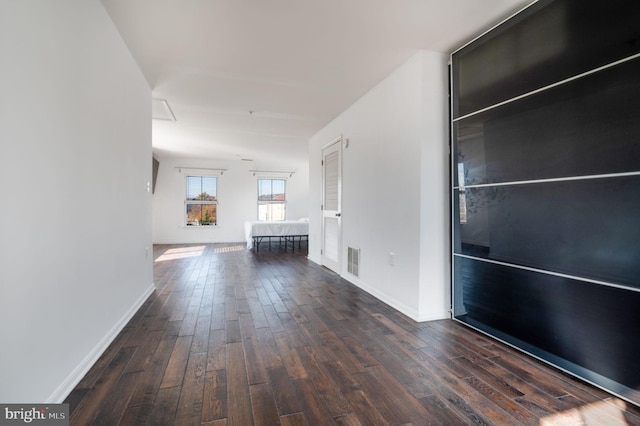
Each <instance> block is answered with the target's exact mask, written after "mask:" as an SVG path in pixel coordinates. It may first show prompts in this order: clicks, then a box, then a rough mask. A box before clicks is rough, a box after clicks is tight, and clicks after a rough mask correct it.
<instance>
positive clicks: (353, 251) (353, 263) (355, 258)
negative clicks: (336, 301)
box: [347, 247, 360, 277]
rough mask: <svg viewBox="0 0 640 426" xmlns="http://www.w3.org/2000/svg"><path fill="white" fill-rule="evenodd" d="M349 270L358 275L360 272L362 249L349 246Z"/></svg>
mask: <svg viewBox="0 0 640 426" xmlns="http://www.w3.org/2000/svg"><path fill="white" fill-rule="evenodd" d="M347 272H349V273H350V274H353V275H355V276H356V277H357V276H358V275H359V273H360V249H357V248H353V247H348V248H347Z"/></svg>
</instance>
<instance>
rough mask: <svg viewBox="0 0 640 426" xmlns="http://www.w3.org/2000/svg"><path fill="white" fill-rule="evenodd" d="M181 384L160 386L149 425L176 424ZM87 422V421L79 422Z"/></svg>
mask: <svg viewBox="0 0 640 426" xmlns="http://www.w3.org/2000/svg"><path fill="white" fill-rule="evenodd" d="M180 390H181V386H174V387H172V388H160V390H158V395H157V396H156V400H155V402H154V404H153V409H152V410H151V415H150V416H149V420H148V422H147V424H148V425H162V424H174V419H175V418H176V410H177V409H178V401H179V399H180ZM78 424H85V423H78Z"/></svg>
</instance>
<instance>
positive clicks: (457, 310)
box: [451, 0, 640, 405]
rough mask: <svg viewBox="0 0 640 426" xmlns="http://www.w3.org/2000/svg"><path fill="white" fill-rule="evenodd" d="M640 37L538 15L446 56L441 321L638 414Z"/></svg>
mask: <svg viewBox="0 0 640 426" xmlns="http://www.w3.org/2000/svg"><path fill="white" fill-rule="evenodd" d="M639 22H640V2H631V1H621V0H609V1H593V0H589V1H581V2H576V1H574V0H545V1H539V2H537V3H535V4H533V5H532V6H530V7H528V8H526V9H525V10H524V11H523V12H521V13H520V14H518V15H516V16H515V17H513V18H512V19H510V20H509V21H506V22H504V23H503V24H501V25H500V26H498V27H496V28H494V29H493V30H491V31H489V32H488V33H486V34H484V35H483V36H481V37H479V38H478V39H476V40H475V41H473V42H472V43H470V44H468V45H466V46H465V47H464V48H462V49H460V50H458V51H456V52H454V53H453V54H452V57H451V77H452V78H451V81H452V89H451V91H452V93H451V95H452V96H451V101H452V123H451V131H452V145H453V146H452V147H453V155H452V165H451V168H452V183H453V184H452V190H451V199H452V215H453V217H452V226H453V229H452V235H453V274H452V275H453V315H454V318H456V319H457V320H459V321H461V322H463V323H465V324H467V325H470V326H472V327H474V328H476V329H479V330H481V331H484V332H485V333H488V334H490V335H493V336H494V337H497V338H499V339H501V340H504V341H506V342H508V343H510V344H512V345H514V346H517V347H519V348H521V349H522V350H524V351H526V352H528V353H530V354H533V355H535V356H537V357H539V358H541V359H543V360H546V361H548V362H550V363H552V364H555V365H556V366H558V367H560V368H562V369H564V370H565V371H568V372H570V373H573V374H575V375H578V376H580V377H582V378H584V379H586V380H587V381H589V382H591V383H594V384H596V385H598V386H600V387H603V388H605V389H608V390H609V391H611V392H613V393H615V394H617V395H620V396H622V397H623V398H626V399H627V400H629V401H631V402H633V403H635V404H638V405H640V363H638V362H637V361H636V358H637V354H638V353H640V25H638V23H639Z"/></svg>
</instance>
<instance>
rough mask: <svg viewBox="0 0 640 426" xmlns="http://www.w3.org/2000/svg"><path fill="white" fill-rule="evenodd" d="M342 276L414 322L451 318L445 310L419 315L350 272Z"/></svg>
mask: <svg viewBox="0 0 640 426" xmlns="http://www.w3.org/2000/svg"><path fill="white" fill-rule="evenodd" d="M342 278H344V279H345V280H347V281H349V282H350V283H351V284H353V285H355V286H356V287H358V288H360V289H361V290H364V291H366V292H367V293H369V294H370V295H372V296H374V297H375V298H376V299H378V300H380V301H381V302H383V303H386V304H387V305H389V306H391V307H392V308H393V309H395V310H397V311H400V312H401V313H403V314H404V315H406V316H408V317H409V318H411V319H412V320H414V321H416V322H424V321H435V320H439V319H446V318H451V314H450V313H449V311H447V310H443V311H442V312H429V313H428V314H427V315H424V314H423V315H420V314H419V312H418V311H417V310H416V309H414V308H412V307H410V306H407V305H406V304H404V303H402V302H400V301H398V300H396V299H394V298H393V297H390V296H389V295H388V294H386V293H383V292H381V291H379V290H378V289H376V288H374V287H371V286H369V285H368V284H366V283H364V282H363V281H361V280H359V279H358V278H356V277H354V276H353V275H351V274H343V275H342Z"/></svg>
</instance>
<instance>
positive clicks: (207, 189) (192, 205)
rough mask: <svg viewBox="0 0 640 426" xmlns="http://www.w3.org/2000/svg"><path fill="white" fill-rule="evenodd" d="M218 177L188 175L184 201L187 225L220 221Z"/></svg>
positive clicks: (212, 224)
mask: <svg viewBox="0 0 640 426" xmlns="http://www.w3.org/2000/svg"><path fill="white" fill-rule="evenodd" d="M217 179H218V178H216V177H213V176H187V179H186V182H187V197H186V200H185V202H184V205H185V210H186V223H187V226H215V225H216V223H217V221H218V195H217V194H218V180H217Z"/></svg>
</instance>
